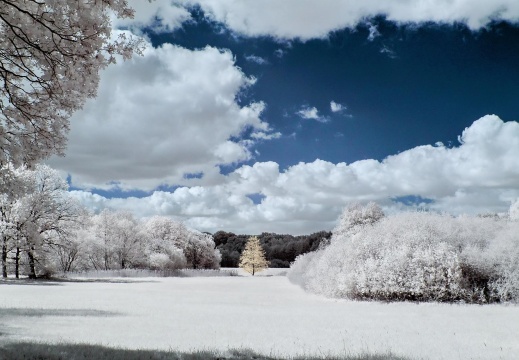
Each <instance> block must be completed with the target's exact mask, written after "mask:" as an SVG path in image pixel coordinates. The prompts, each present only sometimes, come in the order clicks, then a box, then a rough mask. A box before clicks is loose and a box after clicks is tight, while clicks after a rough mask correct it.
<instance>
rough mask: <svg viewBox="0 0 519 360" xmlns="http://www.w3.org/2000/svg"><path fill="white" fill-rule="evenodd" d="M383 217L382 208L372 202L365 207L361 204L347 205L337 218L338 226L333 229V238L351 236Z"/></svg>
mask: <svg viewBox="0 0 519 360" xmlns="http://www.w3.org/2000/svg"><path fill="white" fill-rule="evenodd" d="M383 217H384V212H383V211H382V208H381V207H380V206H379V205H378V204H377V203H374V202H369V203H367V204H366V205H362V204H361V203H353V204H350V205H348V206H347V207H346V208H345V209H344V210H343V212H342V214H341V216H340V217H339V220H338V224H337V226H336V227H335V229H333V235H334V236H335V237H344V236H349V235H353V234H355V233H357V232H359V231H360V230H362V228H363V227H365V226H368V225H373V224H374V223H376V222H377V221H379V220H380V219H382V218H383Z"/></svg>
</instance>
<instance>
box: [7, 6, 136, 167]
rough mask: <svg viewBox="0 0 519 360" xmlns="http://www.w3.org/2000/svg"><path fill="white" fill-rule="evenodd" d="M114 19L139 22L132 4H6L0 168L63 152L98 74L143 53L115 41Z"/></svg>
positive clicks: (122, 39)
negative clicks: (75, 117)
mask: <svg viewBox="0 0 519 360" xmlns="http://www.w3.org/2000/svg"><path fill="white" fill-rule="evenodd" d="M112 13H113V14H115V16H117V17H120V18H127V17H132V16H133V10H132V9H131V8H130V7H129V6H128V3H127V1H126V0H1V1H0V163H3V164H5V163H6V162H7V161H10V162H12V163H14V164H16V165H19V164H33V163H35V162H37V161H39V160H41V159H44V158H46V157H48V156H50V155H52V154H62V153H63V150H64V148H65V142H66V135H67V132H68V129H69V118H70V116H71V114H72V113H73V112H74V111H76V110H78V109H80V108H81V107H82V106H83V105H84V103H85V101H86V100H87V99H88V98H92V97H94V96H95V95H96V91H97V88H98V83H99V71H100V70H101V69H103V68H105V67H106V66H107V65H108V64H110V63H113V62H115V60H116V56H117V55H120V56H122V57H123V58H125V59H127V58H129V57H130V56H131V55H132V54H133V53H134V52H135V51H137V52H140V47H141V45H140V41H138V40H134V39H132V38H130V37H128V36H127V35H125V33H120V34H119V36H118V37H115V36H113V34H112V27H111V23H110V15H111V14H112Z"/></svg>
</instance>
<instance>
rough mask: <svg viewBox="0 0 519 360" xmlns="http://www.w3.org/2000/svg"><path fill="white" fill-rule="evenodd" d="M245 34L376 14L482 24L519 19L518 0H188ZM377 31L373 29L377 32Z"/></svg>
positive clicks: (288, 33)
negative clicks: (497, 20)
mask: <svg viewBox="0 0 519 360" xmlns="http://www.w3.org/2000/svg"><path fill="white" fill-rule="evenodd" d="M179 3H181V4H184V5H188V6H200V7H201V8H202V9H203V10H204V11H205V12H206V14H208V16H210V17H211V18H212V19H214V20H216V21H218V22H221V23H223V24H225V25H226V26H227V27H228V28H230V29H231V30H233V31H235V32H237V33H240V34H243V35H246V36H273V37H277V38H281V39H292V38H300V39H302V40H307V39H311V38H322V37H325V36H327V34H328V33H329V32H331V31H334V30H338V29H343V28H346V27H354V26H355V25H357V24H358V23H360V22H364V21H365V20H366V19H369V18H371V17H374V16H377V15H384V16H386V17H387V19H388V20H391V21H396V22H402V23H408V22H412V23H422V22H429V21H430V22H438V23H454V22H463V23H466V24H467V25H468V26H469V27H470V28H471V29H474V30H476V29H480V28H481V27H483V26H485V25H486V24H488V23H489V22H490V21H492V20H496V19H499V20H506V21H511V22H517V21H518V20H519V2H518V1H517V0H412V1H408V0H386V1H380V0H363V1H358V0H321V1H314V0H285V1H278V0H184V1H180V2H179ZM374 35H375V33H373V36H374Z"/></svg>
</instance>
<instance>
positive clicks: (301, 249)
mask: <svg viewBox="0 0 519 360" xmlns="http://www.w3.org/2000/svg"><path fill="white" fill-rule="evenodd" d="M331 235H332V233H331V232H329V231H320V232H316V233H313V234H311V235H300V236H293V235H286V234H274V233H262V234H261V235H258V236H257V237H258V239H259V241H260V244H261V246H262V248H263V249H264V250H265V257H266V259H267V261H268V262H269V267H271V268H288V267H290V263H291V262H293V261H294V260H295V259H296V257H297V256H298V255H301V254H305V253H307V252H310V251H315V250H317V249H318V248H319V246H320V244H321V243H322V242H326V241H328V239H329V238H330V237H331ZM249 238H250V235H236V234H234V233H231V232H225V231H218V232H216V233H214V235H213V240H214V243H215V245H216V247H217V249H218V250H219V251H220V253H221V255H222V262H221V266H222V267H239V261H240V255H241V254H242V252H243V249H244V248H245V244H246V243H247V240H248V239H249Z"/></svg>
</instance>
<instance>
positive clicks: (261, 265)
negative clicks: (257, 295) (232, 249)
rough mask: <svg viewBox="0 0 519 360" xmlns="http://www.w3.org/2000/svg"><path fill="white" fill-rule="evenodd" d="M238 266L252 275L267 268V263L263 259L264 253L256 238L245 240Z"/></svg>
mask: <svg viewBox="0 0 519 360" xmlns="http://www.w3.org/2000/svg"><path fill="white" fill-rule="evenodd" d="M239 266H240V267H241V268H242V269H243V270H245V271H247V272H248V273H250V274H252V275H254V274H255V273H256V272H258V271H262V270H265V269H267V268H268V261H267V259H266V258H265V251H264V250H263V248H262V247H261V244H260V241H259V239H258V237H257V236H252V237H250V238H249V240H247V244H245V249H244V250H243V253H242V254H241V256H240V264H239Z"/></svg>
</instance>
